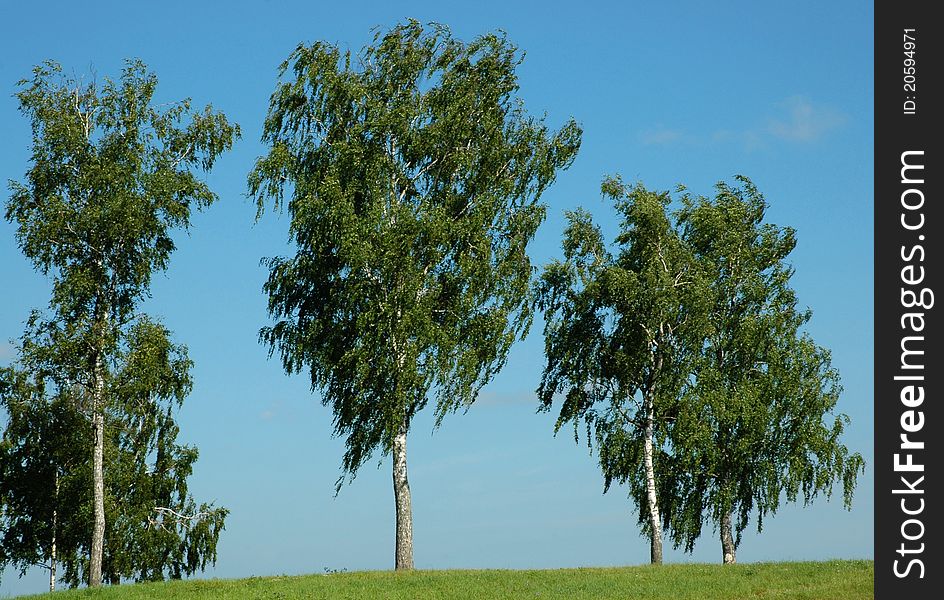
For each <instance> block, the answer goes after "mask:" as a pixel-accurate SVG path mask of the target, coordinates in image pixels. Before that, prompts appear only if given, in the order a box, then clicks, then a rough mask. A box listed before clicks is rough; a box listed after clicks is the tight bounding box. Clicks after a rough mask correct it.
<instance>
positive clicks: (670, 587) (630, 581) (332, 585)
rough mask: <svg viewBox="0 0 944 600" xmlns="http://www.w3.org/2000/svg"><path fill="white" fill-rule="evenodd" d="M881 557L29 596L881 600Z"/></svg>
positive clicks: (335, 578)
mask: <svg viewBox="0 0 944 600" xmlns="http://www.w3.org/2000/svg"><path fill="white" fill-rule="evenodd" d="M872 576H873V563H872V561H865V560H854V561H850V560H834V561H826V562H790V563H754V564H739V565H732V566H727V567H725V566H721V565H705V564H684V565H664V566H661V567H651V566H641V567H621V568H592V569H590V568H588V569H560V570H553V571H510V570H487V571H415V572H412V573H395V572H389V571H369V572H356V573H335V574H330V575H303V576H297V577H287V576H282V577H251V578H249V579H234V580H221V579H213V580H194V581H174V582H167V583H146V584H135V585H121V586H113V587H105V588H102V589H98V590H72V591H64V592H56V593H55V594H46V595H40V596H29V598H48V599H55V600H60V599H61V600H72V599H79V598H102V599H109V600H110V599H114V600H138V599H144V598H172V599H180V600H197V599H201V600H202V599H207V600H209V599H213V600H217V599H221V600H230V599H232V600H242V599H263V598H265V599H273V600H274V599H283V598H324V599H331V600H334V599H339V600H341V599H343V600H367V599H373V598H378V599H385V600H386V599H389V600H399V599H403V600H407V599H435V600H447V599H454V598H456V599H457V598H475V599H483V600H489V599H495V600H508V599H517V598H536V599H537V598H539V599H541V600H547V599H561V600H572V599H580V598H587V599H591V598H592V599H600V598H620V599H631V600H655V599H659V600H721V599H725V600H728V599H730V600H735V599H737V600H744V599H753V598H764V599H765V600H768V599H802V600H862V599H866V598H873V597H874V594H873V590H872Z"/></svg>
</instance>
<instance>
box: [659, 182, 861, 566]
mask: <svg viewBox="0 0 944 600" xmlns="http://www.w3.org/2000/svg"><path fill="white" fill-rule="evenodd" d="M681 202H682V208H681V210H680V211H679V219H680V221H681V223H682V224H683V227H684V239H685V242H686V243H687V244H688V245H689V246H690V247H691V248H692V252H693V253H694V255H695V256H696V257H697V259H698V260H699V262H700V263H701V265H702V267H701V268H702V269H703V270H704V271H705V272H706V273H708V274H709V281H710V285H709V287H708V289H707V290H706V297H707V298H708V299H709V302H710V310H709V312H708V321H709V322H708V325H709V328H708V330H707V331H708V334H707V336H706V338H705V342H704V346H703V348H702V351H701V356H700V357H699V360H698V368H697V371H696V385H695V386H694V387H693V388H691V389H690V393H689V395H688V396H687V397H686V399H685V402H684V405H683V406H684V410H682V411H681V413H680V415H679V418H678V420H677V422H676V424H675V427H674V428H673V438H674V456H673V464H672V468H673V470H674V471H675V473H674V475H673V476H672V477H670V478H667V479H666V482H667V483H668V484H669V485H670V487H674V489H672V490H666V491H665V493H664V495H665V496H666V498H669V499H673V500H675V502H672V503H670V504H668V505H667V506H666V518H667V520H668V521H669V522H671V525H672V527H671V529H672V530H673V532H674V536H675V541H676V544H677V545H684V546H685V548H686V550H689V551H690V550H691V549H692V548H693V546H694V543H695V540H696V539H697V537H698V536H699V535H700V533H701V530H702V524H703V521H705V520H706V519H707V520H710V521H712V522H713V523H715V524H718V523H720V522H721V519H722V518H723V517H724V516H726V515H731V514H732V513H733V515H734V516H735V518H734V519H733V524H734V530H735V533H736V541H735V544H737V543H739V542H740V538H741V532H742V531H743V530H744V529H745V528H746V526H747V525H748V523H749V520H750V519H751V517H752V515H754V514H756V519H757V529H758V531H760V530H761V529H762V528H763V523H764V518H765V517H766V516H767V515H769V514H773V513H775V512H776V511H777V509H778V508H779V506H780V503H781V501H782V500H784V499H786V501H788V502H795V501H797V500H798V499H799V498H802V499H803V501H804V503H809V502H811V501H812V500H813V499H814V498H815V497H816V496H817V495H818V494H819V493H821V492H823V493H825V494H826V495H827V496H829V495H831V493H832V489H833V483H834V482H835V481H840V482H841V483H842V488H843V500H844V503H845V505H846V506H847V507H848V506H849V505H850V503H851V501H852V493H853V490H854V488H855V483H856V479H857V475H858V473H859V472H861V470H862V468H863V460H862V457H861V456H860V455H859V454H858V453H851V452H850V451H849V450H848V448H846V446H845V445H844V444H842V442H841V441H840V438H841V436H842V433H843V431H844V429H845V426H846V425H847V424H848V422H849V419H848V417H847V416H846V415H843V414H838V415H837V414H834V410H835V406H836V403H837V401H838V399H839V394H840V392H841V389H842V388H841V386H840V383H839V374H838V372H837V371H836V369H835V368H834V367H833V366H832V364H831V360H830V353H829V351H828V350H826V349H825V348H822V347H820V346H818V345H817V344H816V343H815V342H814V341H813V339H812V338H811V337H810V335H809V334H808V333H806V332H804V330H803V328H804V326H805V325H806V323H807V322H808V321H809V320H810V318H811V316H812V312H811V311H810V310H809V309H802V308H800V307H799V306H798V301H797V297H796V294H795V293H794V291H793V289H792V288H791V287H790V279H791V277H792V275H793V268H792V267H791V266H790V265H789V264H788V263H787V262H786V260H787V258H788V257H789V255H790V253H791V252H792V251H793V249H794V247H795V246H796V236H795V232H794V230H793V229H791V228H789V227H783V228H781V227H778V226H776V225H774V224H771V223H768V222H766V210H767V201H766V200H765V199H764V197H763V195H762V194H761V193H760V191H759V190H758V189H757V188H756V186H754V184H753V183H752V182H751V181H750V179H748V178H746V177H738V178H736V184H735V185H729V184H726V183H724V182H722V183H719V184H718V185H717V186H716V194H715V196H714V197H713V198H707V197H695V196H692V195H690V194H688V193H686V194H684V195H683V196H682V198H681Z"/></svg>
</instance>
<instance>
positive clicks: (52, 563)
mask: <svg viewBox="0 0 944 600" xmlns="http://www.w3.org/2000/svg"><path fill="white" fill-rule="evenodd" d="M54 477H55V479H54V481H55V484H56V491H55V496H54V499H55V503H56V504H55V506H56V508H53V509H52V543H51V544H50V545H49V591H50V592H55V591H56V533H57V532H56V528H57V527H58V526H59V510H58V507H59V474H58V473H56V474H55V475H54Z"/></svg>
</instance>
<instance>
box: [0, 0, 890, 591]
mask: <svg viewBox="0 0 944 600" xmlns="http://www.w3.org/2000/svg"><path fill="white" fill-rule="evenodd" d="M441 4H442V5H441ZM444 4H445V3H389V2H384V3H380V2H378V3H315V2H276V1H269V2H255V3H250V2H226V3H224V2H219V3H211V2H206V3H197V2H162V3H159V4H158V3H129V2H121V3H118V2H114V3H112V2H98V3H94V5H93V4H92V3H89V4H88V5H86V4H85V3H73V2H46V3H42V4H40V3H17V5H16V6H13V5H12V3H5V4H4V5H3V7H2V8H0V21H2V22H3V23H4V24H5V25H6V28H5V29H6V31H5V33H4V36H3V37H2V38H0V57H2V58H0V139H2V140H3V144H0V179H2V180H3V181H7V180H10V179H17V180H22V176H23V173H24V172H25V170H26V169H27V166H28V157H29V141H30V138H29V128H28V122H27V121H26V119H24V118H23V117H22V116H21V115H20V114H19V113H18V111H17V107H16V103H15V99H14V98H12V94H13V93H14V92H15V90H16V87H15V84H16V81H17V80H19V79H21V78H24V77H27V76H28V75H29V74H30V70H31V68H32V67H33V66H34V65H36V64H38V63H40V62H41V61H43V60H45V59H47V58H53V59H55V60H57V61H59V62H60V63H62V64H63V65H64V66H65V68H66V70H67V71H70V72H74V73H76V74H83V73H87V72H88V71H89V70H90V69H94V71H95V72H96V73H97V74H98V77H99V78H101V77H105V76H115V75H117V73H118V72H119V70H120V68H121V64H122V60H123V59H125V58H128V57H140V58H141V59H143V60H144V61H145V62H146V63H147V64H148V65H149V67H150V68H151V69H152V70H153V71H154V72H155V73H156V74H157V76H158V77H159V79H160V85H159V87H158V93H157V96H158V101H161V102H163V101H172V100H177V99H180V98H183V97H187V96H189V97H191V98H193V101H194V104H195V105H196V106H202V105H204V104H206V103H208V102H212V103H213V105H214V106H215V107H216V108H218V109H219V110H222V111H224V112H225V113H226V114H227V116H228V117H230V119H231V120H235V121H236V122H238V123H239V124H240V125H241V126H242V129H243V139H242V140H241V142H240V143H239V144H238V145H237V146H236V147H235V148H234V150H233V151H232V152H231V153H229V154H228V155H226V156H224V157H223V158H222V159H221V160H220V161H219V163H218V166H217V168H216V169H215V170H214V171H213V173H212V174H211V175H210V176H209V177H208V181H209V183H210V184H211V186H212V187H213V188H214V189H215V190H216V191H217V192H218V193H219V195H220V202H219V203H217V204H216V205H214V206H213V207H211V208H210V209H209V210H208V211H206V212H205V213H203V214H200V215H199V216H197V218H196V219H195V220H194V224H193V228H192V231H191V233H190V235H189V236H188V235H187V234H184V233H180V234H179V235H177V236H176V242H177V246H178V249H177V252H176V253H175V255H174V256H173V257H172V260H171V266H170V268H169V270H168V271H167V272H166V273H164V274H162V275H159V276H158V277H157V278H156V280H155V283H154V286H153V290H152V292H153V294H152V298H151V299H150V300H148V301H147V303H146V306H145V310H146V311H147V312H149V313H150V314H152V315H155V316H158V317H160V318H161V319H162V320H163V322H164V323H165V324H166V325H167V326H168V327H169V328H170V329H171V330H172V331H174V333H175V338H176V340H177V341H179V342H182V343H184V344H186V345H187V346H188V347H189V349H190V356H191V358H192V359H193V360H194V361H195V363H196V366H195V369H194V377H195V387H194V391H193V393H192V395H191V396H190V397H189V398H188V400H187V401H186V403H185V404H184V407H183V409H182V410H181V411H180V413H179V415H178V418H179V422H180V425H181V429H182V434H181V437H182V438H183V439H185V440H186V441H188V442H191V443H195V444H197V445H198V446H199V448H200V453H201V457H200V460H199V462H198V463H197V465H196V470H195V474H194V476H193V477H192V480H191V490H192V492H193V493H194V495H195V496H196V498H197V499H198V500H216V501H217V502H218V503H220V504H222V505H224V506H227V507H229V508H230V509H231V511H232V513H231V515H230V517H229V518H228V520H227V529H226V531H225V532H224V534H223V537H222V538H221V543H220V547H219V562H218V564H217V567H216V568H215V569H213V570H210V571H208V572H207V573H206V574H205V575H204V576H216V577H241V576H249V575H267V574H278V573H289V574H292V573H306V572H321V571H323V570H324V569H325V568H329V569H342V568H344V569H348V570H360V569H386V568H391V567H392V561H393V532H394V520H393V516H394V513H393V499H392V489H391V481H390V472H389V469H390V464H389V459H386V460H382V461H378V460H375V461H374V462H373V463H371V464H368V465H367V466H365V467H364V468H363V469H362V471H361V472H360V473H359V474H358V476H357V478H356V480H355V481H354V482H353V484H351V485H349V486H346V487H345V488H344V489H342V490H341V493H340V495H338V496H337V497H334V482H335V480H336V478H337V476H338V474H339V471H338V467H339V464H340V459H341V454H342V452H343V442H342V441H341V440H338V439H332V438H331V437H330V433H331V415H330V411H329V410H328V409H326V408H324V407H322V406H321V405H320V402H319V401H318V397H317V396H315V395H313V394H312V393H311V392H310V390H309V387H308V384H307V381H306V378H305V377H295V378H288V377H286V376H285V375H284V374H283V372H282V370H281V367H280V366H279V364H278V363H277V362H276V361H269V360H267V356H266V350H265V348H263V347H262V346H260V345H259V344H258V343H257V341H256V336H257V332H258V329H259V327H261V326H262V325H265V324H266V323H267V322H268V321H267V317H266V313H265V298H264V297H263V295H262V291H261V286H262V282H263V280H264V278H265V270H264V269H263V268H262V267H260V266H259V259H260V258H261V257H263V256H271V255H275V254H284V253H286V252H287V251H288V250H289V249H288V247H287V246H286V241H285V240H286V229H287V225H288V220H287V218H286V217H285V216H284V215H283V216H282V217H278V216H275V215H272V214H271V213H268V214H267V215H266V216H265V218H264V219H263V220H262V221H261V222H259V223H257V224H254V217H255V207H254V205H253V204H252V203H251V202H250V201H249V200H248V199H247V198H246V196H245V189H246V188H245V177H246V173H247V172H248V170H249V169H250V168H251V166H252V164H253V161H254V160H255V158H256V157H257V156H259V155H260V154H261V153H262V152H263V151H264V149H263V147H262V146H261V144H260V142H259V138H260V133H261V125H262V120H263V117H264V115H265V110H266V107H267V102H268V96H269V94H270V93H271V91H272V89H273V86H274V83H275V80H276V68H277V65H278V64H279V63H280V62H281V61H282V60H283V59H284V58H285V57H286V56H287V55H288V54H289V52H291V50H292V49H293V48H294V47H295V46H296V45H297V44H298V43H299V42H301V41H306V42H312V41H315V40H327V41H331V42H336V43H340V44H342V45H346V46H350V47H352V48H354V49H357V48H360V47H361V46H362V45H363V44H364V43H366V42H368V41H369V39H370V35H371V34H370V30H371V28H373V27H375V26H382V27H388V26H391V25H393V24H395V23H396V22H398V21H399V20H402V19H404V18H406V17H413V18H416V19H419V20H422V21H438V22H442V23H445V24H447V25H449V26H450V27H451V28H452V30H453V32H454V33H455V34H456V35H457V36H458V37H460V38H463V39H470V38H471V37H474V36H475V35H477V34H480V33H483V32H486V31H490V30H494V29H499V28H500V29H504V30H505V31H506V32H507V33H508V36H509V38H510V39H511V40H512V41H514V42H515V43H517V44H518V45H519V46H520V47H521V48H522V49H524V50H525V51H526V53H527V58H526V60H525V62H524V64H523V65H522V66H521V68H520V70H519V76H520V81H521V90H520V95H521V97H522V98H523V99H524V101H525V103H526V106H527V107H528V108H529V110H530V111H532V112H534V113H538V114H540V113H544V112H546V114H547V118H548V121H549V122H550V123H552V124H560V123H562V122H564V120H565V119H567V118H568V117H570V116H574V117H575V118H576V119H577V120H578V121H579V122H580V123H581V124H582V126H583V128H584V138H583V147H582V149H581V152H580V154H579V156H578V158H577V160H576V162H575V163H574V165H573V167H572V168H571V169H570V170H569V171H567V172H565V173H563V174H562V175H561V176H560V177H559V179H558V181H557V183H556V184H555V185H554V186H553V187H552V188H551V189H550V190H549V191H548V192H547V193H546V194H545V196H544V198H543V199H544V201H545V202H546V203H547V205H548V219H547V221H546V223H545V224H544V225H543V227H542V228H541V230H540V231H539V233H538V235H537V238H536V239H535V241H534V243H533V245H532V257H533V258H534V260H535V262H536V263H538V264H544V263H546V262H547V261H548V260H550V259H551V258H552V257H555V256H558V255H559V254H560V237H561V232H562V229H563V221H564V219H563V213H564V211H565V210H568V209H572V208H575V207H577V206H580V205H582V206H585V207H586V208H588V209H589V210H591V211H592V212H593V213H594V214H595V215H596V217H597V219H598V221H600V222H602V223H604V228H605V230H606V231H607V232H609V233H612V232H613V229H614V228H613V224H614V218H613V214H612V212H611V211H610V210H609V209H608V207H607V206H606V205H605V204H604V203H603V202H602V200H601V199H600V196H599V193H598V191H599V183H600V180H601V178H602V177H603V176H604V175H606V174H613V173H621V174H622V175H623V177H624V178H625V179H627V180H630V181H633V180H641V181H642V182H644V183H645V184H646V185H647V186H648V187H651V188H658V189H670V188H673V187H674V186H675V185H676V184H678V183H684V184H685V185H687V186H688V187H689V188H690V189H691V190H692V191H693V192H695V193H704V194H709V193H711V192H712V188H711V186H712V185H713V184H714V183H715V182H716V181H718V180H720V179H726V180H730V179H731V177H732V176H733V175H735V174H738V173H742V174H745V175H748V176H749V177H751V178H752V179H753V180H754V182H755V183H756V184H757V186H758V187H759V188H760V190H761V191H762V192H764V194H765V195H766V197H767V199H768V201H769V203H770V210H769V218H770V220H771V221H773V222H775V223H777V224H780V225H790V226H792V227H794V228H796V230H797V237H798V240H799V243H798V246H797V249H796V250H795V251H794V253H793V255H792V257H791V261H792V263H793V265H794V267H795V268H796V275H795V277H794V280H793V283H794V286H795V289H796V290H797V293H798V296H799V299H800V302H801V304H803V305H805V306H809V307H811V308H812V309H813V313H814V317H813V320H812V321H811V322H810V324H809V331H810V332H811V333H812V335H813V336H814V337H815V339H816V340H817V341H818V342H819V343H820V344H822V345H824V346H826V347H828V348H830V349H831V350H832V351H833V362H834V365H835V366H836V367H837V368H838V369H839V371H840V373H841V375H842V380H843V386H844V389H845V392H844V394H843V396H842V398H841V400H840V403H839V409H840V410H841V411H842V412H845V413H847V414H849V415H850V417H851V418H852V425H851V427H850V428H849V430H848V433H847V435H846V438H845V441H846V442H847V444H848V445H849V446H850V447H851V448H852V449H854V450H856V451H859V452H861V453H862V454H863V456H865V457H866V460H867V462H868V467H867V471H866V474H865V476H864V477H862V478H861V479H860V485H859V488H858V491H857V494H856V497H855V500H854V504H853V508H852V511H851V512H846V511H844V510H842V507H841V503H840V501H839V499H836V500H834V501H831V502H827V501H825V499H822V498H821V499H818V500H817V501H816V502H815V503H814V504H813V505H812V506H811V507H808V508H802V507H796V506H790V507H786V508H784V509H782V510H781V511H780V513H779V514H778V515H777V516H776V517H775V518H774V519H772V520H770V521H769V522H768V523H767V524H766V527H765V530H764V532H763V534H761V535H756V534H754V533H753V531H749V532H746V534H745V539H744V542H743V544H742V546H741V547H740V549H739V553H738V558H739V560H741V561H746V562H751V561H760V560H789V559H823V558H830V557H847V558H871V557H872V551H873V549H872V531H873V526H872V512H873V510H872V506H873V504H872V481H873V479H872V467H871V460H872V455H873V452H872V427H873V417H872V402H873V393H872V345H873V344H872V342H873V337H872V206H873V194H872V149H873V141H872V139H873V138H872V54H873V44H872V22H873V14H872V6H871V3H861V2H854V1H851V0H849V1H842V2H808V1H799V2H790V3H759V2H713V3H705V2H671V3H659V6H656V3H649V2H646V3H638V2H612V3H595V2H580V3H560V4H554V3H549V2H542V3H530V4H529V3H511V2H507V1H506V2H479V3H475V6H474V7H473V4H472V3H464V4H463V5H461V6H455V7H449V6H445V5H444ZM2 196H3V197H4V199H5V198H6V193H5V192H4V193H3V194H2ZM13 231H14V230H13V228H12V227H11V225H10V224H8V223H6V222H2V223H0V281H2V282H3V288H2V289H3V293H2V295H0V364H4V363H8V362H9V361H10V360H11V359H12V348H11V346H10V345H9V344H8V343H6V341H7V340H10V339H13V338H16V337H18V336H19V335H20V334H21V333H22V329H23V321H24V320H25V318H26V316H27V314H28V312H29V310H30V309H31V308H33V307H43V306H45V304H46V302H47V300H48V294H49V282H48V280H46V279H45V278H44V277H42V276H41V275H39V274H38V273H36V272H34V271H33V270H32V268H31V266H30V264H29V263H28V262H27V261H26V259H25V258H24V257H23V256H22V255H21V254H20V252H19V250H18V248H17V246H16V243H15V240H14V239H13ZM542 351H543V341H542V337H541V323H540V322H538V323H536V324H535V327H533V328H532V332H531V335H530V336H529V337H528V338H527V339H526V340H525V341H524V342H522V343H520V344H519V345H517V346H516V347H515V349H514V350H513V352H512V356H511V357H510V359H509V361H508V364H507V366H506V367H505V370H504V371H503V372H502V373H501V374H500V375H499V376H498V377H497V378H496V379H495V381H494V382H493V383H492V384H490V385H489V386H488V387H486V388H485V389H484V390H483V391H482V393H481V395H480V398H479V400H478V402H476V404H475V405H474V406H473V407H472V408H471V410H470V411H469V412H468V413H467V414H464V415H463V414H457V415H453V416H450V417H448V418H447V419H446V421H445V422H444V424H443V426H442V427H441V428H440V429H439V430H437V431H435V432H433V430H432V425H433V423H432V419H431V415H429V414H421V415H420V416H419V417H418V418H417V419H416V421H415V422H414V424H413V428H412V430H411V438H410V448H409V453H410V454H409V461H410V463H409V468H410V481H411V487H412V490H413V508H414V519H415V552H416V564H417V567H419V568H449V567H462V568H477V567H489V568H499V567H508V568H525V567H548V568H554V567H566V566H581V565H623V564H639V563H644V562H647V560H648V552H649V550H648V543H647V541H646V539H645V538H643V537H642V536H641V535H640V534H639V533H638V531H637V529H636V527H635V521H636V517H635V512H634V507H633V506H632V504H631V503H630V502H629V501H628V500H627V498H626V492H625V490H624V489H620V488H614V489H612V490H611V491H610V492H609V493H608V494H606V495H603V494H602V489H603V485H602V484H603V481H602V477H601V476H600V473H599V469H598V467H597V465H596V462H595V457H593V456H590V455H589V454H588V452H587V448H586V446H585V445H582V446H576V445H575V444H574V442H573V439H572V437H571V436H570V435H568V434H567V433H566V432H562V434H561V435H559V436H558V437H556V438H555V437H553V435H552V427H553V416H552V415H545V414H535V409H536V406H537V401H536V399H535V395H534V388H535V387H536V386H537V383H538V380H539V377H540V372H541V368H542V366H543V365H542V360H543V357H542ZM719 546H720V544H719V543H718V541H717V539H716V536H715V535H714V534H713V533H711V532H710V531H709V532H708V533H707V534H706V536H705V537H704V538H703V539H702V540H700V542H699V543H698V545H697V547H696V549H695V552H694V554H692V555H685V554H682V553H680V552H675V551H671V550H670V551H667V555H666V559H667V560H668V561H698V562H719V560H720V548H719ZM43 586H44V580H43V576H42V575H41V574H39V573H35V574H30V575H29V576H28V577H26V578H24V579H23V580H18V579H17V578H16V577H15V575H14V574H13V573H11V572H7V573H5V574H4V577H3V580H2V583H0V596H3V595H6V594H15V593H22V592H27V591H41V590H42V589H43Z"/></svg>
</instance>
